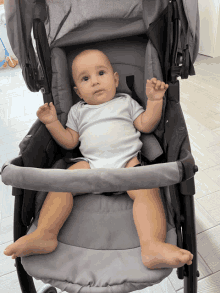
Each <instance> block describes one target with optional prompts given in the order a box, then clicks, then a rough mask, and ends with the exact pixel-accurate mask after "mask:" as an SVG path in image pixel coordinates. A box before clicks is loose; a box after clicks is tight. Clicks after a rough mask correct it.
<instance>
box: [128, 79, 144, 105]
mask: <svg viewBox="0 0 220 293" xmlns="http://www.w3.org/2000/svg"><path fill="white" fill-rule="evenodd" d="M126 83H127V86H128V88H129V89H130V90H131V92H132V98H133V99H134V100H135V101H137V102H138V103H139V104H140V105H141V106H142V107H143V108H144V104H143V102H142V101H141V99H140V98H139V97H138V95H137V94H136V92H135V89H134V75H130V76H126Z"/></svg>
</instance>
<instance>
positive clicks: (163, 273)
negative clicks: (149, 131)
mask: <svg viewBox="0 0 220 293" xmlns="http://www.w3.org/2000/svg"><path fill="white" fill-rule="evenodd" d="M65 167H66V163H65V162H64V161H63V160H60V161H58V162H56V163H55V165H54V166H53V168H65ZM135 169H139V168H135ZM160 191H161V192H160V195H161V199H162V201H163V205H164V209H165V213H166V220H167V236H166V243H171V244H173V245H176V243H177V237H176V232H175V228H174V222H173V215H172V210H171V205H170V199H169V189H168V188H166V187H165V188H162V189H160ZM46 195H47V193H43V192H39V193H38V194H37V196H36V218H35V221H34V222H33V224H32V225H31V227H30V229H29V231H28V233H27V234H30V233H31V232H33V231H34V230H35V229H36V227H37V223H38V217H39V212H40V209H41V206H42V204H43V201H44V200H45V198H46ZM132 207H133V201H132V200H131V199H130V198H129V196H128V195H127V194H126V193H125V194H123V195H120V196H111V197H105V196H102V195H92V194H85V195H80V196H75V197H74V206H73V209H72V211H71V213H70V216H69V217H68V219H67V221H66V222H65V223H64V225H63V227H62V228H61V230H60V232H59V235H58V247H57V248H56V250H55V251H54V252H52V253H50V254H48V255H33V256H27V257H23V258H22V259H21V262H22V265H23V266H24V269H25V270H26V271H27V272H28V274H30V275H32V276H34V278H35V279H37V280H42V281H43V282H44V283H50V284H51V285H53V286H55V287H57V288H59V289H61V290H65V291H66V292H70V293H77V292H84V293H91V292H94V293H99V292H101V293H118V292H122V293H128V292H131V291H135V290H141V289H143V288H146V287H148V286H152V285H154V284H157V283H159V282H161V281H162V280H163V279H164V278H165V277H167V276H168V275H169V274H170V273H171V272H172V269H162V270H149V269H147V268H146V267H145V266H144V265H143V263H142V261H141V249H140V242H139V238H138V235H137V231H136V228H135V225H134V221H133V212H132ZM73 223H74V224H73ZM82 260H83V261H82ZM116 271H117V274H115V272H116ZM73 280H74V281H73Z"/></svg>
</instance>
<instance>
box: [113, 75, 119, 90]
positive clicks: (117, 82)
mask: <svg viewBox="0 0 220 293" xmlns="http://www.w3.org/2000/svg"><path fill="white" fill-rule="evenodd" d="M114 77H115V81H116V87H118V85H119V74H118V72H115V73H114Z"/></svg>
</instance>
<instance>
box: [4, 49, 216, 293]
mask: <svg viewBox="0 0 220 293" xmlns="http://www.w3.org/2000/svg"><path fill="white" fill-rule="evenodd" d="M194 66H195V71H196V75H195V76H191V77H189V79H186V80H180V92H181V95H180V99H181V106H182V109H183V112H184V117H185V120H186V123H187V128H188V131H189V135H190V142H191V149H192V154H193V156H194V159H195V161H196V164H197V165H198V166H199V172H198V173H197V174H196V176H195V183H196V194H195V196H194V198H195V212H196V232H197V248H198V269H199V271H200V277H199V282H198V293H217V292H220V214H219V209H220V159H219V158H220V93H219V89H220V58H214V59H213V58H209V57H207V56H202V55H198V58H197V60H196V63H195V64H194ZM42 104H43V99H42V95H41V93H32V92H30V91H29V90H28V89H27V87H26V85H25V82H24V80H23V77H22V73H21V69H20V68H19V67H16V68H14V69H11V68H8V69H3V70H1V71H0V117H1V118H0V167H1V166H2V164H3V163H4V162H6V161H7V160H8V159H12V158H14V157H16V156H17V155H18V153H19V147H18V145H19V143H20V142H21V140H22V138H23V137H24V136H25V135H26V134H27V132H28V131H29V129H30V127H31V126H32V124H33V123H34V122H35V120H36V111H37V109H38V107H39V106H41V105H42ZM11 189H12V188H11V187H8V186H6V185H4V184H3V183H2V182H0V229H1V230H0V231H1V233H0V292H1V293H3V292H4V293H9V292H10V293H11V292H14V293H19V292H21V291H20V287H19V282H18V278H17V274H16V270H15V267H14V261H13V260H11V259H10V258H9V257H6V256H5V255H4V254H3V250H4V248H5V247H6V246H8V245H9V244H10V243H12V239H13V227H12V223H13V208H14V206H13V204H14V197H12V196H11ZM34 282H35V284H36V287H37V289H39V288H40V287H41V286H42V285H43V283H42V282H41V281H36V280H34ZM139 292H141V293H153V292H154V293H157V292H158V293H159V292H164V293H165V292H169V293H175V292H178V293H183V281H182V280H179V279H178V278H177V276H176V270H173V273H172V274H171V275H170V276H169V277H168V278H166V279H165V280H164V281H163V282H161V283H160V284H158V285H155V286H153V287H149V288H147V289H145V290H141V291H139Z"/></svg>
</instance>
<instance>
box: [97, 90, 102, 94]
mask: <svg viewBox="0 0 220 293" xmlns="http://www.w3.org/2000/svg"><path fill="white" fill-rule="evenodd" d="M101 92H103V90H98V91H96V92H95V94H97V93H101Z"/></svg>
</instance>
